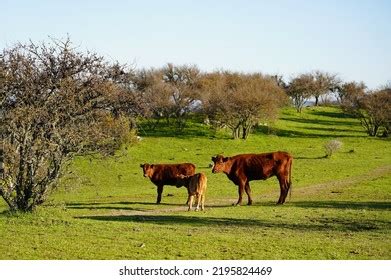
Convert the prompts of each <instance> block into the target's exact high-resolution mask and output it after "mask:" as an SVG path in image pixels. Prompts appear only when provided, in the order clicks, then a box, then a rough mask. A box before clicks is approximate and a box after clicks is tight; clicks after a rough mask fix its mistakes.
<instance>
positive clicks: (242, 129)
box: [202, 72, 286, 139]
mask: <svg viewBox="0 0 391 280" xmlns="http://www.w3.org/2000/svg"><path fill="white" fill-rule="evenodd" d="M202 87H203V92H204V94H205V95H204V100H203V104H204V110H205V112H206V113H207V114H208V117H209V119H210V120H212V122H213V123H214V124H217V125H218V126H221V125H226V126H227V127H229V128H230V129H231V130H232V136H233V138H234V139H236V138H240V137H241V138H243V139H247V137H248V136H249V134H250V132H251V129H252V128H253V127H254V125H256V124H257V123H258V122H259V121H260V120H261V119H262V120H272V119H274V118H275V117H276V115H277V112H278V108H280V107H281V106H282V104H284V102H285V101H286V95H285V94H284V92H283V90H282V89H281V88H280V87H279V86H278V85H277V83H276V82H275V80H274V79H273V78H271V77H265V76H263V75H261V74H253V75H244V74H238V73H228V72H223V73H211V74H208V75H206V76H205V77H204V80H203V81H202Z"/></svg>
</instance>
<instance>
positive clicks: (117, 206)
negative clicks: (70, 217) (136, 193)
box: [66, 201, 185, 212]
mask: <svg viewBox="0 0 391 280" xmlns="http://www.w3.org/2000/svg"><path fill="white" fill-rule="evenodd" d="M133 205H157V204H156V203H152V202H128V201H119V202H85V203H84V202H83V203H67V204H66V207H67V208H68V209H89V210H99V209H109V210H133V211H142V212H149V211H151V210H150V209H144V208H139V207H132V206H133ZM159 205H171V206H184V207H185V204H169V203H160V204H159Z"/></svg>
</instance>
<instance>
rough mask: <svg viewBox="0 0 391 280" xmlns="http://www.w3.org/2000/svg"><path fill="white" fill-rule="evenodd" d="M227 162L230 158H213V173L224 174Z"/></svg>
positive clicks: (219, 156) (220, 156)
mask: <svg viewBox="0 0 391 280" xmlns="http://www.w3.org/2000/svg"><path fill="white" fill-rule="evenodd" d="M227 160H228V158H227V157H223V156H222V155H217V156H215V157H212V161H213V168H212V173H218V172H223V171H224V168H225V163H226V162H227Z"/></svg>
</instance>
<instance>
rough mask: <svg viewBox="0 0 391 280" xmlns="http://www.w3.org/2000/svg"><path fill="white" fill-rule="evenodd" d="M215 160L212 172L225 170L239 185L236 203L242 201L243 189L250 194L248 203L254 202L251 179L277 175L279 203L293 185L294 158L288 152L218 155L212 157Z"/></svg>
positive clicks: (281, 202)
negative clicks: (231, 155)
mask: <svg viewBox="0 0 391 280" xmlns="http://www.w3.org/2000/svg"><path fill="white" fill-rule="evenodd" d="M212 161H213V162H214V165H213V169H212V172H213V173H218V172H224V173H225V174H226V175H227V177H228V178H229V179H230V180H231V181H232V182H233V183H234V184H235V185H237V186H238V187H239V199H238V202H237V203H236V205H240V204H241V203H242V196H243V191H246V193H247V196H248V205H251V204H252V198H251V189H250V184H249V182H250V181H253V180H266V179H268V178H270V177H272V176H276V177H277V179H278V181H279V183H280V198H279V199H278V202H277V204H283V203H284V202H285V199H286V197H287V194H288V191H289V189H290V188H291V185H292V179H291V174H292V172H291V171H292V161H293V158H292V156H291V155H290V154H288V153H287V152H273V153H265V154H241V155H236V156H233V157H224V156H222V155H218V156H216V157H212Z"/></svg>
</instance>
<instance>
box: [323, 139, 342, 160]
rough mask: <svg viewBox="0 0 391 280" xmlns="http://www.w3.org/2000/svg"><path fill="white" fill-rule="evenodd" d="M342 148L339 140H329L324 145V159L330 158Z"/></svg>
mask: <svg viewBox="0 0 391 280" xmlns="http://www.w3.org/2000/svg"><path fill="white" fill-rule="evenodd" d="M341 147H342V142H341V141H339V140H330V141H328V142H327V143H325V144H324V149H325V152H326V157H331V156H332V155H333V154H334V153H335V152H337V151H338V150H339V149H341Z"/></svg>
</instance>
